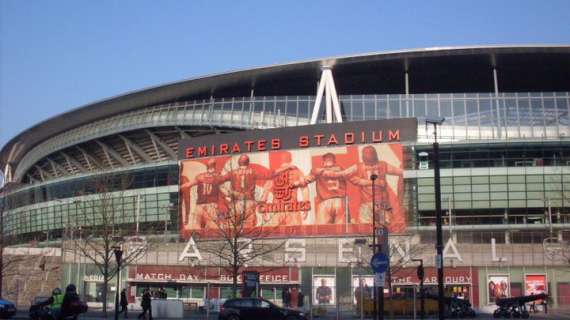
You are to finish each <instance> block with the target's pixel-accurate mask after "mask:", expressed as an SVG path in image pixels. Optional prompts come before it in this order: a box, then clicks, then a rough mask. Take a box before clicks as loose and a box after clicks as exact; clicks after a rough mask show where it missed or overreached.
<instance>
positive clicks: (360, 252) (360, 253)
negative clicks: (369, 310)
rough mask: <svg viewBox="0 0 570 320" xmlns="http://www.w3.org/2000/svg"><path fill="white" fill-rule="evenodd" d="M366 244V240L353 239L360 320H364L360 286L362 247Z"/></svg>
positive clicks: (362, 294) (362, 293)
mask: <svg viewBox="0 0 570 320" xmlns="http://www.w3.org/2000/svg"><path fill="white" fill-rule="evenodd" d="M365 244H366V239H355V240H354V245H355V246H357V247H358V261H357V266H358V267H359V270H358V287H359V288H360V306H359V307H360V308H359V309H360V320H363V319H364V290H363V289H364V288H363V286H362V247H363V246H364V245H365Z"/></svg>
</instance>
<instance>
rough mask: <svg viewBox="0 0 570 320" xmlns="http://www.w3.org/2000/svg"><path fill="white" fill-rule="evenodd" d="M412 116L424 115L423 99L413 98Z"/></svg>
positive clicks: (424, 102) (424, 105) (424, 104)
mask: <svg viewBox="0 0 570 320" xmlns="http://www.w3.org/2000/svg"><path fill="white" fill-rule="evenodd" d="M413 101H414V116H416V117H425V116H426V101H425V100H424V99H414V100H413Z"/></svg>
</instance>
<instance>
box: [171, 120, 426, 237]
mask: <svg viewBox="0 0 570 320" xmlns="http://www.w3.org/2000/svg"><path fill="white" fill-rule="evenodd" d="M416 127H417V121H416V120H415V119H400V120H390V121H387V120H379V121H362V122H350V123H343V124H326V125H313V126H303V127H290V128H279V129H271V130H255V131H244V132H239V133H232V134H226V135H210V136H204V137H197V138H192V139H188V140H184V141H182V142H181V143H180V146H181V147H180V154H179V156H180V159H181V163H180V183H181V185H180V196H181V201H180V203H181V206H180V211H181V220H182V223H181V232H182V234H183V236H184V237H189V235H190V234H192V233H196V234H199V235H200V236H201V237H202V238H204V237H215V234H216V232H212V231H216V230H217V229H216V228H219V226H221V225H222V223H221V222H223V221H224V218H225V217H228V216H230V215H232V214H238V213H239V214H240V215H244V216H246V217H247V218H245V219H244V221H243V224H244V225H243V226H240V227H243V228H245V229H254V228H259V229H260V230H261V229H262V230H264V231H265V232H264V235H265V236H283V235H287V236H290V235H299V236H308V235H338V234H343V235H344V234H368V233H370V232H371V222H372V204H373V203H375V204H376V210H377V211H376V212H377V213H378V217H379V219H381V220H382V223H386V224H387V225H388V228H389V229H390V231H392V232H398V231H403V230H404V229H405V227H406V221H405V212H404V206H403V205H402V199H403V193H404V181H403V167H404V149H403V147H402V144H401V142H404V141H414V140H415V139H416V131H417V128H416ZM373 174H375V175H377V176H378V178H377V180H376V182H375V184H374V190H372V188H373V186H372V181H371V180H370V176H371V175H373ZM373 197H374V199H373ZM374 200H375V201H374Z"/></svg>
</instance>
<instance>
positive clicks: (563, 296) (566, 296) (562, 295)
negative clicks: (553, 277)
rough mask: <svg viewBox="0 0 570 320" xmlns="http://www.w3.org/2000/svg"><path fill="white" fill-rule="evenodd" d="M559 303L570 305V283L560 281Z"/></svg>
mask: <svg viewBox="0 0 570 320" xmlns="http://www.w3.org/2000/svg"><path fill="white" fill-rule="evenodd" d="M557 289H558V305H559V306H567V305H570V283H558V285H557Z"/></svg>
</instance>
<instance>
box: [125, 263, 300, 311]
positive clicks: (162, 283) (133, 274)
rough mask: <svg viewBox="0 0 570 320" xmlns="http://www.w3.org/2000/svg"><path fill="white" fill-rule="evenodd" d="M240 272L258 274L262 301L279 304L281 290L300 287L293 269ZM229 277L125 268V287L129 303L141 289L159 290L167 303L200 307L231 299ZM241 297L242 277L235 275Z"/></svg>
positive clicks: (203, 271)
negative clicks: (178, 302)
mask: <svg viewBox="0 0 570 320" xmlns="http://www.w3.org/2000/svg"><path fill="white" fill-rule="evenodd" d="M243 271H256V272H259V280H260V288H259V292H260V294H261V296H263V297H264V298H266V299H268V300H270V301H273V302H278V303H280V302H281V292H282V291H283V289H284V288H290V287H297V286H299V285H300V281H299V279H300V277H299V269H298V268H295V267H275V268H269V267H258V268H255V267H251V268H247V269H244V270H242V272H243ZM232 282H233V277H232V275H231V272H230V270H228V269H227V268H219V267H190V266H160V265H138V266H132V267H130V268H129V272H128V285H129V287H130V290H129V300H130V302H138V301H139V299H140V297H141V296H142V292H143V290H144V289H150V291H151V293H153V292H157V291H158V290H161V289H163V290H164V291H165V292H166V295H167V299H180V300H182V301H184V302H185V303H188V304H192V305H195V306H203V305H204V302H205V300H206V298H207V299H209V300H212V299H213V300H217V299H228V298H231V297H232ZM237 283H238V286H239V288H238V290H239V293H238V295H239V294H240V293H241V289H242V275H241V274H240V275H238V279H237Z"/></svg>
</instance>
